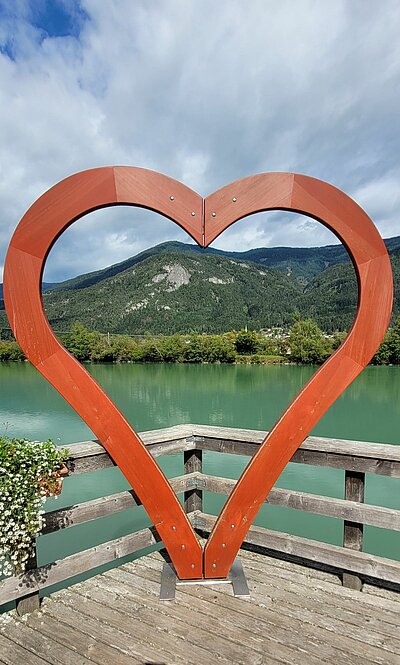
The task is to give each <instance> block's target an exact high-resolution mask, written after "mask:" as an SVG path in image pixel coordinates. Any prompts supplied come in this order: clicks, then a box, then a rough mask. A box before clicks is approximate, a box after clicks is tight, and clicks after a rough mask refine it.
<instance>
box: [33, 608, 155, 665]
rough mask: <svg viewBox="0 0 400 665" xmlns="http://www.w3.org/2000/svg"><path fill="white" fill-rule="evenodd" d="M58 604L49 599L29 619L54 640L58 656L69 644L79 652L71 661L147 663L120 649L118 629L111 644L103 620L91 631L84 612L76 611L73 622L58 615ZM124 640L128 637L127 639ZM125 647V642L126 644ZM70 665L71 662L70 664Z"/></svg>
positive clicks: (41, 633)
mask: <svg viewBox="0 0 400 665" xmlns="http://www.w3.org/2000/svg"><path fill="white" fill-rule="evenodd" d="M54 605H55V606H58V605H59V603H58V601H54V603H53V601H52V600H49V599H46V600H45V601H44V604H43V609H44V611H43V612H40V615H38V614H37V613H35V614H30V615H29V617H28V618H27V623H28V624H29V626H30V627H31V628H32V629H33V630H34V631H35V632H37V633H38V635H39V636H40V637H42V638H44V639H50V640H52V641H53V643H54V647H53V652H52V653H54V655H55V656H57V653H58V651H59V650H61V651H62V649H63V646H64V645H66V646H68V647H69V648H70V649H73V650H74V651H75V652H76V654H74V658H76V661H72V660H71V661H68V660H67V663H69V662H71V665H72V662H76V663H77V665H78V663H97V664H98V665H106V664H108V663H109V664H110V665H143V659H140V658H139V657H135V656H134V654H132V653H125V652H124V651H123V650H121V649H120V645H119V644H115V642H116V640H118V637H119V633H118V632H117V631H115V633H114V641H112V640H109V642H111V644H108V643H107V642H106V639H107V638H106V639H104V638H103V637H102V635H101V623H100V621H97V625H98V630H97V633H96V632H95V631H93V630H90V628H91V626H90V627H89V629H88V627H87V626H86V625H85V621H84V618H85V617H84V615H83V617H82V619H83V620H81V619H80V616H81V615H80V614H78V613H75V614H74V615H73V619H74V620H75V623H74V624H73V625H71V624H72V621H70V622H68V619H67V618H66V617H65V616H62V617H55V616H54V615H53V613H52V612H51V611H48V609H49V607H53V606H54ZM123 639H124V638H123ZM122 647H123V645H122ZM66 665H67V664H66Z"/></svg>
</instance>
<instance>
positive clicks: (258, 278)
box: [43, 252, 302, 334]
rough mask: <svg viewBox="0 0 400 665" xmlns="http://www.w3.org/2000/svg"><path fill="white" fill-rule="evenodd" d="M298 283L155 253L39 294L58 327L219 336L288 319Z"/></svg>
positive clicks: (255, 269) (198, 257) (221, 261)
mask: <svg viewBox="0 0 400 665" xmlns="http://www.w3.org/2000/svg"><path fill="white" fill-rule="evenodd" d="M301 296H302V288H301V286H300V285H299V284H298V283H297V282H296V281H295V280H293V279H291V278H289V277H287V276H286V275H283V274H282V273H280V272H278V271H277V270H272V269H270V268H265V267H262V266H260V265H257V264H255V263H250V262H242V261H234V260H233V259H230V258H228V257H225V256H219V255H217V256H216V255H213V254H204V253H202V254H200V253H195V252H168V253H156V254H154V255H153V256H149V257H148V258H146V259H144V260H142V261H141V262H140V263H137V264H136V265H134V267H129V268H128V269H127V270H124V271H123V272H120V273H117V274H116V275H114V276H112V277H108V278H107V279H103V280H101V281H99V282H97V283H94V284H92V285H91V286H87V287H85V288H80V289H72V290H71V289H69V290H64V291H61V290H59V289H57V290H53V291H49V292H46V293H45V294H44V297H43V301H44V305H45V309H46V312H47V315H48V318H49V320H50V322H51V324H52V325H53V327H54V328H55V329H57V330H66V329H69V327H70V325H71V324H72V323H73V322H74V321H76V320H79V321H81V322H82V323H83V324H84V325H85V326H87V327H88V328H90V329H97V330H102V331H109V332H114V333H130V334H143V333H145V332H146V331H151V332H157V333H165V334H170V333H174V332H186V331H189V330H195V331H199V332H214V331H215V332H224V331H226V330H231V329H234V328H236V329H240V328H242V327H244V326H245V325H249V326H251V327H252V328H257V329H258V328H263V327H265V326H267V325H268V326H270V325H274V326H282V325H288V324H289V323H290V322H291V317H292V312H293V308H294V303H296V302H297V301H298V300H299V298H300V297H301Z"/></svg>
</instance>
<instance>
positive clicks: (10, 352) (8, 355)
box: [0, 341, 25, 362]
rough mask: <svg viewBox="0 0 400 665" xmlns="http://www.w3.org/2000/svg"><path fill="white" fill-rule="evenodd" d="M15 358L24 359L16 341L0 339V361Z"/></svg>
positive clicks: (13, 359)
mask: <svg viewBox="0 0 400 665" xmlns="http://www.w3.org/2000/svg"><path fill="white" fill-rule="evenodd" d="M15 360H25V356H24V354H23V353H22V351H21V349H20V347H19V346H18V344H17V342H12V341H9V342H3V341H0V362H7V361H15Z"/></svg>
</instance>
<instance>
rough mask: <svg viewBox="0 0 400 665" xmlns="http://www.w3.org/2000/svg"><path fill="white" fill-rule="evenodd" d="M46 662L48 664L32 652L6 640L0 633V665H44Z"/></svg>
mask: <svg viewBox="0 0 400 665" xmlns="http://www.w3.org/2000/svg"><path fill="white" fill-rule="evenodd" d="M46 662H47V663H48V661H45V660H43V658H40V657H39V656H36V655H35V654H34V653H33V652H32V651H29V650H28V649H25V647H21V646H20V645H19V644H16V642H13V641H12V640H9V639H7V638H6V637H4V635H2V634H1V632H0V663H2V665H44V663H46Z"/></svg>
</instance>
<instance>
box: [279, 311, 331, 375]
mask: <svg viewBox="0 0 400 665" xmlns="http://www.w3.org/2000/svg"><path fill="white" fill-rule="evenodd" d="M289 345H290V352H291V360H292V361H293V362H297V363H302V364H305V365H312V364H318V363H322V362H324V360H326V358H327V357H328V356H329V355H330V354H331V353H332V345H331V343H330V342H329V340H327V339H326V337H324V335H323V333H322V331H321V330H320V329H319V328H318V326H317V324H316V323H315V321H313V320H312V319H297V320H296V321H295V322H294V324H293V326H292V329H291V331H290V336H289Z"/></svg>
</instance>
